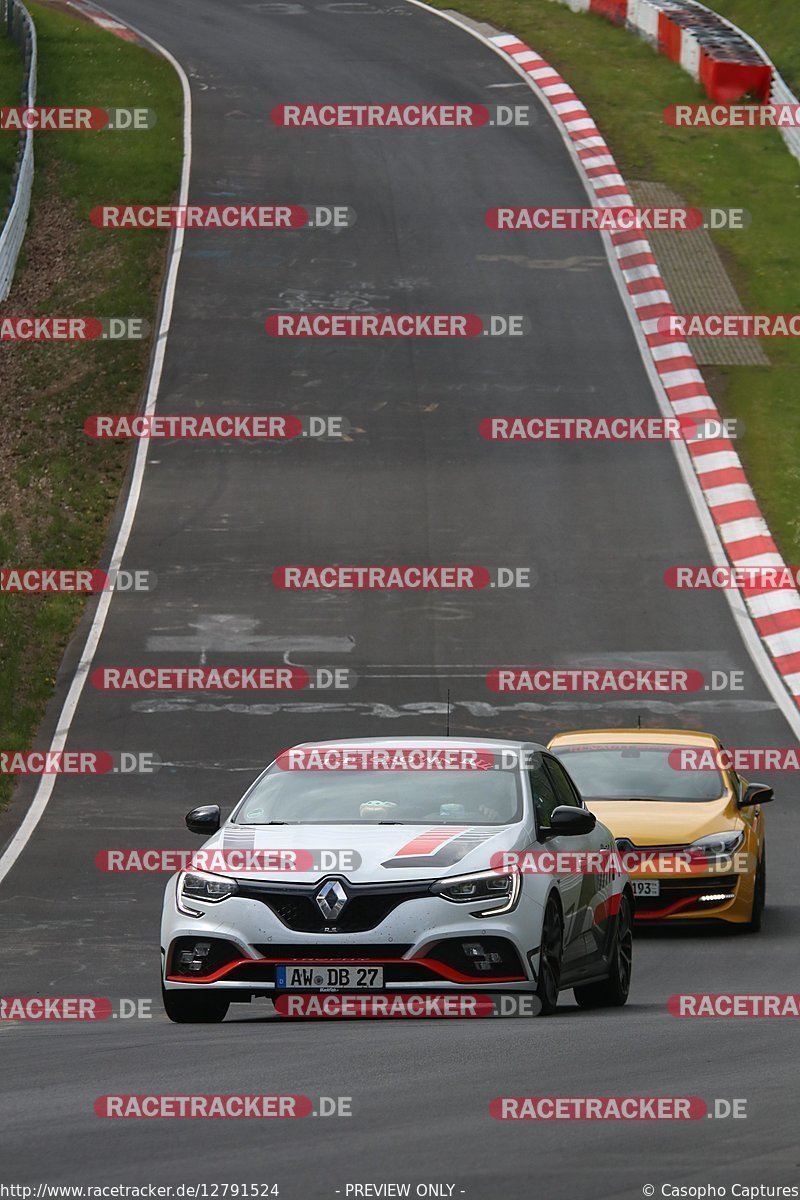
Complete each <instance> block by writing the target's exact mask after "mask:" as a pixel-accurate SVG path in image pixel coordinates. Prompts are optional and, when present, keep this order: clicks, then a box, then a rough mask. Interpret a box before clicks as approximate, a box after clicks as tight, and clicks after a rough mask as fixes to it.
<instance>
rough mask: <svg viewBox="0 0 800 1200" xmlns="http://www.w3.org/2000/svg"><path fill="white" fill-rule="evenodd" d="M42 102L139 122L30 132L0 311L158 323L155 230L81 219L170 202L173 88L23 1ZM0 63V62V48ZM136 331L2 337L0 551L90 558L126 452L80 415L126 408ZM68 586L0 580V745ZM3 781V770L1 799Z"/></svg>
mask: <svg viewBox="0 0 800 1200" xmlns="http://www.w3.org/2000/svg"><path fill="white" fill-rule="evenodd" d="M29 7H30V10H31V13H32V15H33V17H34V20H35V22H36V27H37V32H38V36H39V103H40V104H44V105H67V106H72V105H92V106H95V107H101V108H104V107H110V106H114V107H123V108H124V107H146V108H150V109H153V110H154V111H155V112H156V114H157V123H156V125H155V127H154V128H153V129H151V130H149V131H147V132H140V133H131V132H118V133H114V132H109V131H102V132H97V133H80V134H78V133H60V134H57V133H43V134H40V135H38V136H37V139H36V164H37V170H36V180H35V184H34V200H33V217H32V221H31V224H30V226H29V230H28V234H27V237H26V241H25V246H24V250H23V259H22V261H21V263H20V267H19V268H18V272H17V277H16V279H15V282H14V288H13V290H12V293H11V296H10V298H9V300H8V301H7V302H6V304H5V305H3V306H2V307H1V308H0V315H12V314H14V315H29V314H32V313H33V314H37V315H79V316H101V317H102V316H121V317H127V316H131V317H144V318H146V319H147V320H148V321H150V323H151V326H152V325H153V324H154V323H155V317H156V310H157V305H158V297H159V291H160V286H161V280H162V275H163V270H164V264H165V251H166V246H167V238H166V235H165V234H161V233H152V234H151V233H147V232H137V231H131V232H126V233H124V234H123V233H116V232H107V231H103V230H98V229H94V228H93V227H92V225H91V224H90V222H89V212H90V210H91V208H92V207H93V206H94V205H95V204H98V203H102V202H104V201H106V202H120V201H130V202H131V203H143V202H152V203H156V204H159V203H162V204H163V203H168V202H170V201H171V200H172V199H173V198H174V196H175V194H176V192H177V189H178V185H179V181H180V168H181V159H182V153H183V142H182V119H183V99H182V93H181V87H180V82H179V80H178V78H177V76H176V75H175V73H174V71H173V68H172V67H171V66H169V64H168V63H167V62H165V61H164V60H163V59H161V58H159V57H158V56H157V55H155V54H153V53H151V52H150V51H149V50H146V49H144V48H142V47H139V46H136V45H132V44H130V43H128V42H125V41H122V40H120V39H119V38H116V37H114V36H113V35H111V34H109V33H106V32H105V31H103V30H101V29H99V28H97V27H96V26H94V25H90V24H88V23H86V22H84V21H81V20H76V19H75V18H74V17H72V16H70V15H66V14H65V13H63V12H61V11H59V10H58V9H56V8H54V7H50V6H45V5H42V4H31V5H30V6H29ZM0 61H1V60H0ZM149 352H150V346H149V343H147V342H119V343H112V342H103V343H94V342H87V343H80V342H77V343H67V342H63V343H44V342H39V343H35V342H29V343H23V342H3V343H2V345H1V346H0V396H2V401H1V402H0V561H2V562H3V563H4V564H6V565H10V566H30V567H96V566H97V565H98V562H99V559H100V555H101V551H102V547H103V542H104V539H105V536H106V531H107V528H108V522H109V518H110V515H111V512H112V510H113V507H114V504H115V502H116V500H117V497H118V495H119V491H120V486H121V483H122V480H123V476H124V472H125V468H126V465H127V462H128V456H129V451H128V450H127V449H126V448H122V447H120V446H118V445H116V444H114V443H103V442H90V441H89V440H88V439H87V438H86V437H85V436H84V434H83V423H84V420H85V419H86V417H87V416H89V415H90V414H91V413H96V412H130V411H133V410H135V409H136V407H137V405H138V403H139V399H140V396H141V392H142V388H143V385H144V381H145V378H146V373H147V367H148V361H149ZM83 604H84V601H83V600H82V599H81V598H80V597H77V596H69V595H64V596H26V595H12V594H8V593H0V748H2V749H5V750H16V749H25V748H26V747H28V746H29V745H30V743H31V740H32V738H33V737H34V734H35V731H36V729H37V727H38V725H39V723H40V721H41V719H42V715H43V712H44V707H45V704H46V703H47V700H48V699H49V697H50V695H51V692H52V687H53V681H54V677H55V674H56V671H57V669H58V666H59V663H60V661H61V657H62V655H63V652H64V648H65V645H66V643H67V641H68V639H69V636H70V634H71V633H72V631H73V629H74V627H75V624H76V622H77V620H78V619H79V617H80V614H81V612H82V609H83ZM10 788H11V780H10V779H9V778H8V777H3V776H0V806H2V804H3V803H5V802H7V800H8V797H9V794H10Z"/></svg>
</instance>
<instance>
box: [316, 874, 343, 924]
mask: <svg viewBox="0 0 800 1200" xmlns="http://www.w3.org/2000/svg"><path fill="white" fill-rule="evenodd" d="M347 899H348V897H347V892H346V891H345V890H344V888H343V887H342V885H341V884H340V883H339V881H338V879H329V880H328V882H327V883H323V885H322V887H321V888H320V889H319V891H318V892H317V894H316V896H315V900H316V901H317V907H318V908H319V911H320V912H321V913H322V915H323V917H325V918H326V920H328V921H335V920H336V918H337V917H338V916H339V914H340V912H341V911H342V909H343V908H344V906H345V904H347Z"/></svg>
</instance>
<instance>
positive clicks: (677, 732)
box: [548, 728, 720, 747]
mask: <svg viewBox="0 0 800 1200" xmlns="http://www.w3.org/2000/svg"><path fill="white" fill-rule="evenodd" d="M615 742H624V743H626V744H630V743H634V744H635V743H637V742H638V743H639V744H640V745H649V746H652V745H665V746H675V745H678V746H719V745H720V740H719V738H718V737H716V736H715V735H714V734H713V733H704V732H703V731H702V730H699V729H639V728H636V729H571V730H569V731H567V732H565V733H557V734H556V735H555V737H553V738H551V739H550V742H549V743H548V744H549V746H551V747H554V746H556V745H559V746H569V745H572V746H580V745H582V744H587V745H592V744H593V743H594V744H595V745H613V744H614V743H615Z"/></svg>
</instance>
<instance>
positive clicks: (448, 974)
mask: <svg viewBox="0 0 800 1200" xmlns="http://www.w3.org/2000/svg"><path fill="white" fill-rule="evenodd" d="M175 887H176V880H175V879H173V880H170V883H169V884H168V887H167V894H166V896H165V903H164V916H163V921H162V941H161V946H162V977H163V982H164V987H165V988H166V989H167V990H171V989H193V990H197V989H198V988H211V989H224V990H225V991H226V992H228V993H229V994H231V995H232V997H233V998H234V999H235V998H236V996H235V993H240V995H241V999H243V1000H244V999H247V998H249V996H252V995H265V996H273V997H274V996H276V995H278V994H280V989H279V988H278V987H277V986H276V982H275V975H276V967H277V966H278V965H279V964H281V963H296V962H302V961H306V962H332V963H335V962H338V963H345V962H346V963H365V964H367V963H368V964H370V965H372V966H383V969H384V987H383V991H384V992H392V991H397V992H409V991H421V992H424V991H429V992H437V993H439V992H445V991H469V992H475V991H492V990H494V991H508V990H513V991H533V990H534V989H535V987H536V971H537V969H538V953H539V946H538V930H539V928H540V926H541V917H542V913H541V908H540V905H539V904H538V902H537V901H536V900H534V899H533V898H531V897H530V896H526V895H525V893H524V891H523V894H522V896H521V897H520V900H519V903H518V905H517V907H516V908H515V909H514V910H513V911H512V912H510V913H506V914H503V915H501V916H496V917H488V918H486V917H484V918H476V917H473V916H471V915H470V911H469V909H470V908H472V906H471V905H460V904H459V905H456V904H452V903H450V902H448V901H447V900H443V899H441V898H440V897H438V896H426V897H424V898H417V899H412V900H408V901H406V902H405V903H403V904H400V905H399V906H398V907H396V908H394V909H393V910H392V911H391V912H389V913H388V914H387V915H386V916H385V918H384V919H383V920H381V921H380V922H379V923H378V924H377V925H376V926H375V927H374V928H371V929H368V930H365V931H363V932H358V933H347V934H342V933H337V934H333V933H331V934H326V933H322V934H321V933H319V932H315V933H302V932H296V931H294V930H292V929H289V928H287V926H286V925H285V924H283V923H282V922H281V921H280V920H279V919H278V917H277V916H276V915H275V914H274V913H273V912H272V911H271V909H270V908H269V907H267V906H266V905H265V904H263V903H260V902H259V901H258V900H254V899H251V898H241V897H236V896H234V897H231V898H230V899H227V900H224V901H222V902H221V903H219V904H217V905H210V904H207V905H200V904H198V905H197V907H198V909H201V910H202V911H203V914H204V915H203V916H201V917H198V918H193V917H187V916H186V915H185V914H184V913H182V912H181V911H180V910H179V909H178V908H177V905H176V896H175ZM193 906H194V905H193ZM198 944H200V945H201V947H202V948H204V947H205V946H206V945H208V946H209V950H208V951H207V952H206V953H204V955H203V956H202V957H198V956H193V955H192V954H191V950H192V947H193V946H196V945H198ZM464 945H469V946H470V947H476V946H477V947H479V948H480V950H481V951H482V953H478V954H477V955H476V954H472V955H471V956H467V955H466V954H465V952H464V951H463V947H464ZM181 959H183V960H184V961H181ZM187 960H188V961H187ZM293 990H294V989H293Z"/></svg>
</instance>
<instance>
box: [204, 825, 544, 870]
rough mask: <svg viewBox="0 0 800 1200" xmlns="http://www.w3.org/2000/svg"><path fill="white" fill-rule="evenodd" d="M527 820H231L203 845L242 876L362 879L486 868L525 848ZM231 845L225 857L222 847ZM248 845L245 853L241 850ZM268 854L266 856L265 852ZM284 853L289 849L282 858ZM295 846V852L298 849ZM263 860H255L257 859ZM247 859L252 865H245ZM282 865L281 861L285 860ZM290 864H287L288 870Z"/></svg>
mask: <svg viewBox="0 0 800 1200" xmlns="http://www.w3.org/2000/svg"><path fill="white" fill-rule="evenodd" d="M529 842H530V831H526V827H525V824H524V823H519V824H514V825H501V826H487V825H463V826H454V825H451V826H443V825H261V826H258V825H230V824H228V825H224V826H223V827H222V829H221V830H220V831H219V833H216V834H215V835H214V836H213V837H212V838H210V839H209V840H208V841H207V842H206V843H205V844H204V845H203V847H202V850H201V852H200V853H201V854H203V855H205V856H206V857H210V861H209V862H207V863H206V862H199V861H198V862H197V863H196V865H198V866H201V865H202V866H205V869H207V870H216V871H218V872H219V873H220V874H226V875H234V876H236V877H237V878H250V879H270V880H276V879H278V880H281V881H282V882H286V883H291V882H293V881H294V882H297V883H307V882H311V881H314V880H316V879H319V878H321V877H322V876H324V875H343V876H345V877H346V878H347V879H350V880H352V881H353V882H357V883H374V882H385V881H388V880H396V879H404V880H409V881H410V880H414V879H436V878H439V877H441V876H445V875H463V874H466V873H468V872H470V871H485V870H488V869H489V867H490V866H491V861H492V856H493V855H495V854H497V853H500V852H501V851H504V850H523V849H525V848H527V845H528V844H529ZM220 850H221V851H223V852H224V854H223V856H219V855H216V854H215V852H216V851H220ZM236 851H241V852H242V853H241V856H240V857H237V855H236V854H235V853H234V852H236ZM247 851H257V852H263V855H264V856H267V855H268V860H267V861H266V862H265V861H263V859H262V858H260V857H259V855H258V854H256V855H253V856H251V857H250V861H248V856H247ZM281 852H283V855H282V857H281ZM293 852H294V853H293ZM253 859H255V861H253ZM241 863H247V869H244V870H243V869H241V866H240V864H241ZM279 864H280V865H279ZM281 867H282V869H281Z"/></svg>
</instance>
